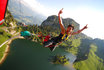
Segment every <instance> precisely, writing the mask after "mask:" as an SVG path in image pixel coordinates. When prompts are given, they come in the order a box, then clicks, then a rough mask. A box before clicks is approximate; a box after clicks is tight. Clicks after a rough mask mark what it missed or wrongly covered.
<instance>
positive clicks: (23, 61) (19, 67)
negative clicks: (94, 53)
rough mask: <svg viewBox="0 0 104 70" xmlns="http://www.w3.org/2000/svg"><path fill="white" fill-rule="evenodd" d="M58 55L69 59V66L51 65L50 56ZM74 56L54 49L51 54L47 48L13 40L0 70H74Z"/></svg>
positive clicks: (22, 40)
mask: <svg viewBox="0 0 104 70" xmlns="http://www.w3.org/2000/svg"><path fill="white" fill-rule="evenodd" d="M56 54H60V55H66V57H67V58H69V59H70V60H69V62H70V64H69V66H63V65H58V64H52V63H51V62H50V60H49V58H51V57H52V56H54V55H56ZM75 59H76V56H74V55H72V54H71V53H68V52H65V51H64V50H63V49H61V48H56V49H55V51H54V52H51V51H50V50H49V48H44V47H42V45H40V44H38V43H35V42H32V41H30V40H25V39H15V40H14V41H13V42H12V43H11V44H10V52H9V55H8V56H7V58H6V60H5V61H4V63H3V64H2V65H1V66H0V70H75V69H74V68H73V66H72V64H73V62H74V61H75Z"/></svg>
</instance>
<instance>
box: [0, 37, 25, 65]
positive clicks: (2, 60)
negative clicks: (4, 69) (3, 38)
mask: <svg viewBox="0 0 104 70" xmlns="http://www.w3.org/2000/svg"><path fill="white" fill-rule="evenodd" d="M19 38H20V39H23V37H21V36H19V37H17V38H14V39H11V40H9V41H8V43H7V46H6V49H5V52H4V54H3V57H2V58H1V60H0V65H2V63H3V62H4V61H5V59H6V58H7V56H8V54H9V51H10V44H11V43H12V41H13V40H15V39H19Z"/></svg>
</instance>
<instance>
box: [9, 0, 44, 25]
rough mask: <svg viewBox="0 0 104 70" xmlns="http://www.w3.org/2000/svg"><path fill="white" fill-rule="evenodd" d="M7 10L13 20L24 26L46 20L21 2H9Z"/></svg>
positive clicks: (18, 0) (16, 0) (21, 0)
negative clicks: (22, 23)
mask: <svg viewBox="0 0 104 70" xmlns="http://www.w3.org/2000/svg"><path fill="white" fill-rule="evenodd" d="M8 8H9V10H10V12H11V13H12V15H13V16H14V18H16V19H17V20H18V21H20V22H24V23H26V24H38V25H40V24H41V22H42V21H43V20H44V19H45V18H46V17H45V16H43V15H42V14H40V13H38V12H36V11H34V10H33V9H32V8H31V7H30V6H29V5H28V4H27V3H26V2H24V1H23V0H9V3H8Z"/></svg>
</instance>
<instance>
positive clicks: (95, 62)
mask: <svg viewBox="0 0 104 70" xmlns="http://www.w3.org/2000/svg"><path fill="white" fill-rule="evenodd" d="M96 51H97V47H96V46H95V45H93V44H92V45H91V49H90V52H89V55H88V59H87V60H84V61H80V62H76V63H74V67H75V68H76V69H77V70H83V69H84V70H104V67H103V60H102V59H100V58H99V57H98V56H96V54H95V52H96Z"/></svg>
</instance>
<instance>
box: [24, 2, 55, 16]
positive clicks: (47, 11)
mask: <svg viewBox="0 0 104 70" xmlns="http://www.w3.org/2000/svg"><path fill="white" fill-rule="evenodd" d="M23 1H25V2H26V3H28V5H29V6H31V8H32V10H34V11H37V12H38V13H41V14H43V15H45V16H49V15H52V14H54V13H55V10H54V9H52V8H49V7H46V6H44V5H42V4H40V3H39V2H38V1H37V0H23Z"/></svg>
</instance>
